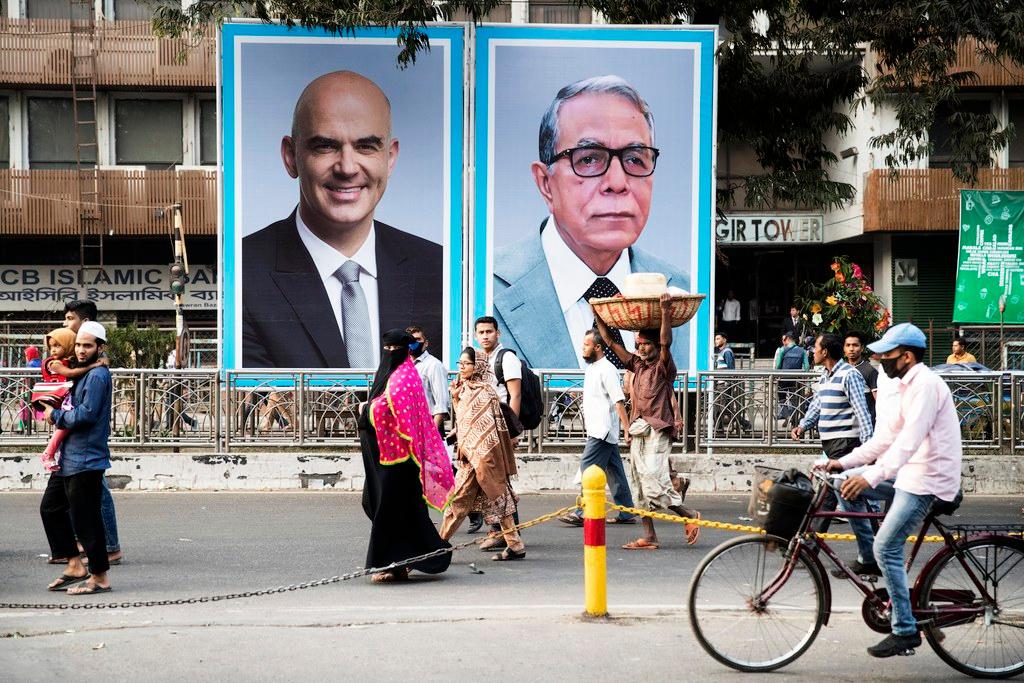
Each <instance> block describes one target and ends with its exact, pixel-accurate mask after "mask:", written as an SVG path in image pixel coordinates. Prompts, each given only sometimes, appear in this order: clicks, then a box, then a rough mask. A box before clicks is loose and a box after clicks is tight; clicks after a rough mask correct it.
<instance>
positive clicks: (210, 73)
mask: <svg viewBox="0 0 1024 683" xmlns="http://www.w3.org/2000/svg"><path fill="white" fill-rule="evenodd" d="M96 35H97V41H98V45H99V51H98V55H97V60H96V71H97V74H96V76H97V85H99V86H101V87H118V86H132V87H141V88H149V87H151V88H212V87H214V86H215V85H216V38H215V32H214V30H213V29H212V28H210V29H207V30H206V31H205V32H204V33H203V35H202V37H200V38H199V39H198V40H197V41H194V42H193V41H192V40H190V39H171V38H158V37H157V36H155V35H153V31H152V26H151V24H150V23H149V22H148V21H100V22H98V23H97V24H96ZM179 55H183V58H182V59H181V60H179ZM70 84H71V22H70V21H69V20H67V19H5V18H4V19H0V85H54V86H57V85H66V86H70Z"/></svg>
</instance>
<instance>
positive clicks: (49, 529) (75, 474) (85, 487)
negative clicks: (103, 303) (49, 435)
mask: <svg viewBox="0 0 1024 683" xmlns="http://www.w3.org/2000/svg"><path fill="white" fill-rule="evenodd" d="M106 340H107V332H106V330H105V329H104V328H103V326H102V325H100V324H99V323H97V322H93V321H89V322H86V323H83V324H82V325H81V327H80V328H79V330H78V335H77V337H76V339H75V356H76V358H77V360H78V364H79V365H80V366H82V367H88V366H90V365H92V364H93V363H95V361H96V358H97V357H98V356H99V354H100V353H101V352H102V350H103V346H104V344H106ZM112 392H113V384H112V383H111V380H110V370H109V369H108V368H107V367H106V366H103V365H100V366H96V367H93V369H91V370H89V372H87V373H86V374H85V375H84V376H81V377H79V378H78V379H76V380H75V382H74V388H73V389H72V395H73V398H72V405H73V406H74V407H73V408H70V409H68V410H64V409H60V408H58V409H54V408H52V407H50V406H46V407H45V408H44V411H43V412H44V415H45V419H46V420H47V421H48V422H50V423H51V424H53V425H54V426H55V427H56V428H58V429H66V430H67V434H66V436H65V437H64V441H63V446H62V451H63V455H62V457H61V458H60V462H59V463H58V470H57V471H56V472H53V473H52V474H51V475H50V480H49V481H48V482H47V484H46V491H45V492H44V493H43V499H42V501H41V502H40V504H39V514H40V516H41V517H42V520H43V528H44V529H45V530H46V540H47V541H48V542H49V544H50V556H51V557H57V558H68V566H67V569H66V570H65V571H64V572H63V573H62V574H61V576H60V577H58V578H57V579H56V580H55V581H53V582H51V583H50V585H49V586H48V587H47V588H48V589H49V590H51V591H67V592H68V594H69V595H92V594H93V593H107V592H109V591H110V578H109V576H108V575H107V571H108V570H109V569H110V561H109V559H108V558H107V539H106V532H105V529H104V525H103V514H102V511H101V506H102V497H103V473H104V472H105V471H106V470H107V469H109V468H110V447H109V444H108V441H109V439H110V404H111V401H112V398H113V397H112ZM76 538H77V539H78V542H79V543H81V545H82V547H83V548H84V550H85V553H86V555H87V556H88V558H89V569H88V570H86V568H85V564H84V563H83V562H82V559H81V558H80V557H79V555H78V547H77V545H76V543H75V539H76ZM75 584H83V585H75Z"/></svg>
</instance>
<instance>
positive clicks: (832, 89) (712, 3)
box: [153, 0, 1024, 210]
mask: <svg viewBox="0 0 1024 683" xmlns="http://www.w3.org/2000/svg"><path fill="white" fill-rule="evenodd" d="M158 2H159V3H160V4H159V6H158V8H157V12H156V15H155V19H154V22H153V24H154V29H155V30H156V32H157V33H158V34H160V35H169V36H174V37H180V36H182V35H183V34H186V33H188V32H196V31H199V30H201V29H202V27H204V26H206V25H208V24H211V23H214V24H219V23H220V22H221V21H223V20H224V18H226V17H230V16H254V17H258V18H260V19H262V20H263V21H280V22H282V23H284V24H286V25H288V26H294V25H300V26H304V27H322V28H325V29H327V30H328V31H332V32H334V33H337V34H339V35H351V34H352V33H353V32H354V31H355V30H356V28H357V27H359V26H365V25H378V26H384V27H388V28H397V29H399V32H400V33H399V36H398V39H397V43H398V45H399V46H400V47H401V50H400V52H399V54H398V65H399V66H400V67H402V68H404V67H406V66H408V65H409V64H411V63H413V62H415V60H416V54H417V53H418V52H419V51H420V50H424V49H429V47H430V43H429V41H428V39H427V36H426V34H425V33H424V32H423V28H424V27H425V26H426V24H427V22H430V21H447V20H450V19H451V18H452V17H453V16H455V13H456V12H457V11H461V12H464V13H465V14H466V15H468V16H469V17H470V18H471V19H472V20H473V21H479V20H480V19H481V18H482V17H483V16H485V15H486V13H487V12H488V11H490V10H491V9H493V8H494V7H497V6H498V5H500V4H502V3H500V2H498V0H449V1H447V2H444V1H440V2H434V0H372V1H367V0H274V1H273V2H271V1H270V0H255V1H254V2H227V1H225V0H196V2H193V3H192V4H191V5H189V6H188V8H187V9H182V8H181V5H180V4H178V3H177V2H176V0H158ZM573 4H576V5H579V6H581V7H591V8H593V9H594V10H595V11H598V12H600V13H602V14H603V15H604V16H605V17H606V18H607V19H608V21H609V22H611V23H615V24H673V23H681V22H682V21H684V18H685V20H688V21H689V23H692V24H703V25H717V26H719V28H720V38H721V41H722V42H721V46H720V48H719V51H718V74H719V75H718V83H719V103H718V130H719V133H720V135H721V138H722V140H723V141H724V142H726V143H734V144H736V145H739V146H746V147H749V148H750V149H751V150H752V151H753V154H754V156H755V157H756V158H757V161H758V162H759V164H760V166H761V167H762V169H763V171H762V172H761V173H759V174H757V175H748V176H741V177H730V178H726V179H725V182H724V185H722V186H720V187H719V197H718V199H719V204H720V205H721V206H729V205H731V204H733V203H734V201H735V197H736V195H737V194H738V193H740V192H742V194H743V195H744V197H745V199H744V204H745V206H746V207H748V208H754V209H765V208H771V207H775V206H779V205H782V206H786V205H791V206H793V207H794V208H800V209H818V210H827V209H836V208H841V207H842V206H844V205H845V204H846V203H847V202H848V201H850V200H851V199H852V198H853V197H854V187H853V186H852V185H850V184H849V183H845V182H841V181H836V180H833V179H832V177H831V174H830V166H831V165H832V164H834V163H835V162H836V161H837V160H836V157H835V153H834V151H833V150H832V149H831V148H830V146H829V144H828V142H827V141H828V140H830V139H833V140H834V139H836V138H841V136H843V135H844V134H846V133H847V132H848V131H849V130H850V128H851V126H852V119H851V117H850V114H849V112H851V110H852V108H853V107H854V106H857V105H862V106H863V105H865V104H867V102H874V103H880V102H887V103H889V104H890V105H891V106H892V107H894V109H895V111H896V116H897V127H896V129H895V130H893V131H891V132H888V133H885V134H883V135H879V136H877V137H875V138H873V139H872V140H871V147H872V148H874V149H884V150H886V157H885V162H886V164H887V165H888V166H889V167H890V168H891V169H896V168H898V167H899V166H905V165H907V164H911V163H913V162H914V161H916V160H917V159H920V158H922V156H924V155H927V154H928V153H929V151H930V147H931V143H930V142H929V141H928V137H927V130H928V128H929V127H930V126H931V125H932V123H933V122H934V120H935V116H936V108H937V107H939V105H941V104H943V103H945V104H947V105H950V107H947V109H948V110H949V111H951V112H953V113H951V114H949V115H947V119H948V123H949V126H950V135H951V148H952V149H951V152H952V156H951V164H952V169H953V173H954V175H955V176H956V177H957V178H958V179H959V180H961V181H963V182H966V183H973V182H974V181H975V180H976V179H977V173H978V170H979V169H981V168H984V167H987V166H988V165H989V164H990V160H991V158H992V155H993V154H994V153H995V152H996V151H998V150H1000V149H1002V148H1003V147H1005V146H1006V144H1007V143H1008V141H1009V139H1010V138H1011V136H1012V135H1013V131H1012V128H1010V127H1007V128H1003V129H1000V127H999V125H998V123H997V121H996V119H995V117H993V116H991V115H990V114H973V113H965V112H959V113H958V112H956V104H957V103H958V99H957V98H958V92H959V90H958V89H959V88H961V87H963V86H965V85H970V84H971V83H972V82H975V81H976V80H977V75H976V74H973V73H971V72H965V71H959V72H957V71H953V70H952V66H953V65H954V64H955V62H956V48H957V46H958V45H959V44H960V43H961V42H962V41H963V40H964V39H968V38H973V39H976V40H977V41H978V44H979V45H980V46H981V47H980V48H979V50H980V51H981V53H982V55H983V57H984V58H985V59H988V60H1004V62H1005V61H1010V62H1016V63H1017V64H1024V2H1020V0H643V1H637V0H590V1H589V2H584V1H576V2H573ZM865 49H867V53H868V54H867V58H866V59H865V54H864V52H865ZM864 64H867V65H868V69H869V70H870V71H866V70H865V68H864V66H863V65H864Z"/></svg>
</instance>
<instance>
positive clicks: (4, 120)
mask: <svg viewBox="0 0 1024 683" xmlns="http://www.w3.org/2000/svg"><path fill="white" fill-rule="evenodd" d="M10 104H11V98H9V97H7V96H6V95H0V168H10V167H11V135H10V128H11V108H10Z"/></svg>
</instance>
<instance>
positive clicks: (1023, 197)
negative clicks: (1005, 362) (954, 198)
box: [953, 190, 1024, 325]
mask: <svg viewBox="0 0 1024 683" xmlns="http://www.w3.org/2000/svg"><path fill="white" fill-rule="evenodd" d="M1000 307H1002V308H1003V311H1002V312H1000ZM953 322H956V323H983V324H989V325H991V324H998V323H1000V322H1004V323H1012V324H1015V325H1017V324H1020V323H1022V322H1024V192H1021V191H1016V192H1015V191H1006V190H960V254H959V258H958V261H957V271H956V297H955V300H954V307H953Z"/></svg>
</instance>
